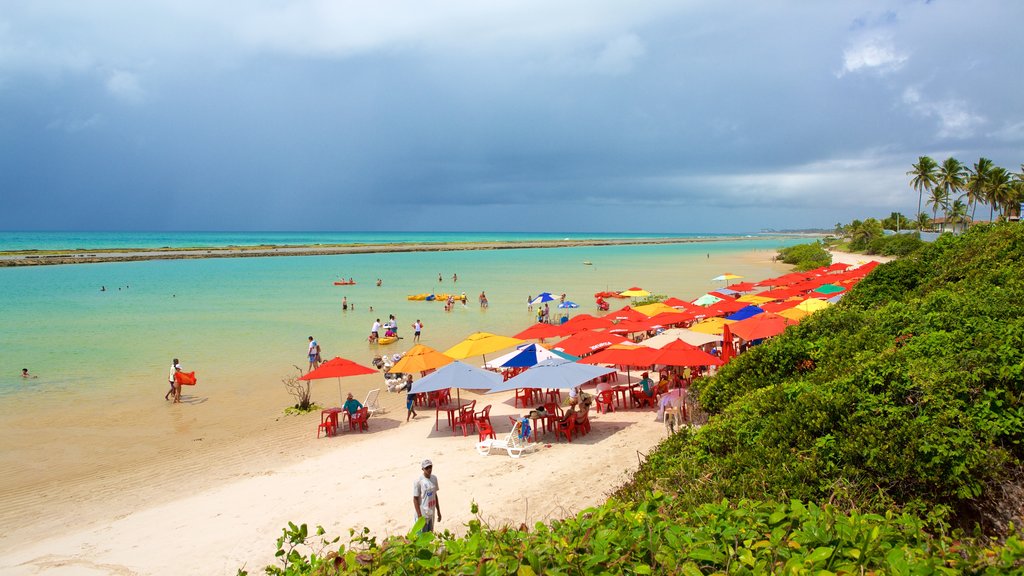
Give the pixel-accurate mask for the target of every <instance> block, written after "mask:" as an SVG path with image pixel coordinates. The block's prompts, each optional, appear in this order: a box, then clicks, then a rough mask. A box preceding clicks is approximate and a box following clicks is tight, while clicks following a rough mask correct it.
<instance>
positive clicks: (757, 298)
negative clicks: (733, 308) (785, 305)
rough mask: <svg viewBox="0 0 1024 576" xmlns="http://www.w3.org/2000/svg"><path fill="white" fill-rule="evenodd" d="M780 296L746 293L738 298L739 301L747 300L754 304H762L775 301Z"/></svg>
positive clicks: (748, 302)
mask: <svg viewBox="0 0 1024 576" xmlns="http://www.w3.org/2000/svg"><path fill="white" fill-rule="evenodd" d="M775 300H778V298H772V297H771V296H765V295H763V294H745V295H743V296H740V297H739V298H737V299H736V301H737V302H746V303H747V304H753V305H755V306H760V305H761V304H767V303H768V302H773V301H775Z"/></svg>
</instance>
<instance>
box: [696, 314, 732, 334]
mask: <svg viewBox="0 0 1024 576" xmlns="http://www.w3.org/2000/svg"><path fill="white" fill-rule="evenodd" d="M734 322H735V320H726V319H725V318H720V317H718V316H716V317H714V318H708V319H706V320H701V321H700V322H698V323H696V324H694V325H693V326H690V330H693V331H694V332H701V333H703V334H721V333H722V330H723V326H725V325H726V324H733V323H734Z"/></svg>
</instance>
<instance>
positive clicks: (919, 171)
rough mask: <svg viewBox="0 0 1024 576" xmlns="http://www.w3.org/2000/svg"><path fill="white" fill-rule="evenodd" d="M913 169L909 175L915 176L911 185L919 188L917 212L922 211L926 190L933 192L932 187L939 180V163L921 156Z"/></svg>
mask: <svg viewBox="0 0 1024 576" xmlns="http://www.w3.org/2000/svg"><path fill="white" fill-rule="evenodd" d="M911 167H912V168H913V170H911V171H909V172H907V176H913V178H911V179H910V185H911V187H913V188H914V190H917V213H918V214H920V213H921V198H922V197H923V195H924V192H925V190H927V191H928V192H931V190H932V188H933V187H934V186H935V184H936V183H937V182H938V175H937V172H938V170H939V165H938V164H936V163H935V160H932V159H931V158H930V157H928V156H920V157H918V159H917V164H912V165H911Z"/></svg>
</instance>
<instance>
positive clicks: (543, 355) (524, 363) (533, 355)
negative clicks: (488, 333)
mask: <svg viewBox="0 0 1024 576" xmlns="http://www.w3.org/2000/svg"><path fill="white" fill-rule="evenodd" d="M549 358H563V359H565V360H571V361H576V360H579V358H578V357H577V356H573V355H572V354H566V353H565V352H558V351H554V350H548V349H547V348H545V347H543V346H541V345H540V344H527V345H525V346H521V347H520V348H519V349H518V350H515V351H514V352H510V353H508V354H506V355H504V356H502V357H501V358H495V359H494V360H492V361H491V363H490V364H491V366H499V367H501V368H527V367H530V366H533V365H535V364H539V363H541V362H543V361H544V360H547V359H549Z"/></svg>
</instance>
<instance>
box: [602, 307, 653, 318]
mask: <svg viewBox="0 0 1024 576" xmlns="http://www.w3.org/2000/svg"><path fill="white" fill-rule="evenodd" d="M603 318H607V319H609V320H619V321H622V320H647V315H646V314H644V313H643V312H637V311H636V310H633V309H632V308H630V307H629V306H623V307H622V308H619V309H618V310H615V311H613V312H609V313H607V314H605V315H604V316H603Z"/></svg>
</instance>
